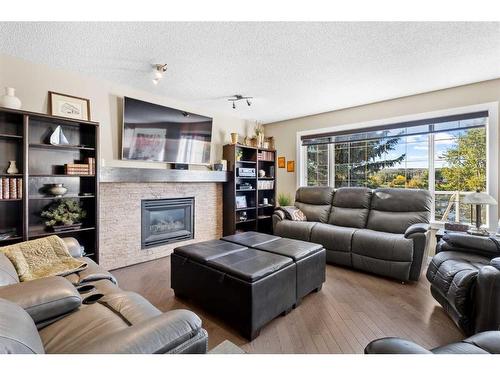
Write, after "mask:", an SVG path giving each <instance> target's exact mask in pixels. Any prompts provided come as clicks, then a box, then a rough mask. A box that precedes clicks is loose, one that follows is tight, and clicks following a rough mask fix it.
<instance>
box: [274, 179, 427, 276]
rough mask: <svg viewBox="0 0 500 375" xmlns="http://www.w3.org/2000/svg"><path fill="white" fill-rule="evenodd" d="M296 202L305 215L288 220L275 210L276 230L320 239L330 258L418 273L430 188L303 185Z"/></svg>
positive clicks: (382, 271) (376, 269)
mask: <svg viewBox="0 0 500 375" xmlns="http://www.w3.org/2000/svg"><path fill="white" fill-rule="evenodd" d="M295 206H296V207H298V208H299V209H300V210H301V211H302V212H304V214H305V216H306V218H307V221H292V220H287V219H286V218H285V215H284V213H283V211H279V210H277V211H276V212H275V213H274V215H273V228H274V234H275V235H277V236H281V237H288V238H295V239H299V240H304V241H311V242H315V243H319V244H322V245H323V246H324V247H325V249H326V261H327V262H328V263H333V264H338V265H342V266H348V267H352V268H355V269H358V270H362V271H366V272H370V273H374V274H378V275H382V276H387V277H391V278H395V279H398V280H401V281H408V280H413V281H416V280H418V279H419V277H420V274H421V268H422V260H423V258H424V253H425V250H426V247H427V243H428V239H429V230H430V226H429V224H428V223H429V219H430V209H431V195H430V193H429V192H428V191H426V190H417V189H375V190H372V189H368V188H358V187H353V188H339V189H333V188H331V187H301V188H299V189H298V190H297V193H296V196H295Z"/></svg>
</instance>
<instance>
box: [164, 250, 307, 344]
mask: <svg viewBox="0 0 500 375" xmlns="http://www.w3.org/2000/svg"><path fill="white" fill-rule="evenodd" d="M171 284H172V288H173V289H174V291H175V294H176V295H177V296H179V297H181V298H182V297H184V298H188V299H191V300H192V301H193V302H195V303H197V304H199V305H200V306H202V307H204V308H206V309H207V310H209V311H211V312H213V313H214V314H216V315H217V316H219V317H221V318H222V319H223V320H224V321H225V322H227V323H228V324H230V325H232V326H233V327H234V328H236V329H237V330H238V331H240V332H241V334H242V335H243V336H244V337H245V338H247V339H249V340H253V339H254V338H255V337H257V336H258V335H259V333H260V329H261V327H262V326H264V325H265V324H266V323H268V322H269V321H271V320H272V319H274V318H275V317H277V316H278V315H280V314H282V313H287V312H289V311H290V310H291V309H292V307H293V305H294V304H295V302H296V284H297V280H296V265H295V263H294V262H293V261H292V259H291V258H288V257H284V256H281V255H277V254H273V253H269V252H265V251H261V250H256V249H249V248H248V247H246V246H241V245H237V244H233V243H230V242H226V241H221V240H212V241H206V242H200V243H197V244H193V245H187V246H180V247H178V248H176V249H175V250H174V253H173V254H172V256H171Z"/></svg>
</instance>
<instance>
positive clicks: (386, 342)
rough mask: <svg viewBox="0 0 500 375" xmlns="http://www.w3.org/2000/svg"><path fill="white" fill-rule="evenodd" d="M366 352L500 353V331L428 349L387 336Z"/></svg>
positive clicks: (375, 342)
mask: <svg viewBox="0 0 500 375" xmlns="http://www.w3.org/2000/svg"><path fill="white" fill-rule="evenodd" d="M365 354H500V331H488V332H482V333H478V334H477V335H474V336H471V337H469V338H466V339H464V340H462V341H460V342H454V343H451V344H448V345H444V346H440V347H437V348H434V349H430V350H427V349H425V348H423V347H421V346H420V345H418V344H417V343H415V342H413V341H409V340H405V339H401V338H397V337H386V338H383V339H377V340H374V341H372V342H371V343H369V344H368V345H367V346H366V348H365Z"/></svg>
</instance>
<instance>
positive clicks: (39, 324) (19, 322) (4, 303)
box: [0, 239, 207, 354]
mask: <svg viewBox="0 0 500 375" xmlns="http://www.w3.org/2000/svg"><path fill="white" fill-rule="evenodd" d="M65 241H66V242H67V244H68V245H69V246H68V247H69V249H70V252H71V253H72V255H73V256H79V255H81V254H80V246H79V244H78V243H77V242H76V240H74V239H65ZM84 260H85V261H86V262H87V263H88V265H89V266H88V268H87V269H85V270H84V271H82V272H79V273H77V274H71V275H68V276H66V277H60V276H55V277H46V278H42V279H37V280H33V281H26V282H19V279H18V277H17V273H16V270H15V268H14V266H13V264H12V263H11V262H10V261H9V259H8V258H7V257H6V256H5V255H4V254H1V253H0V353H14V354H18V353H19V354H21V353H30V354H33V353H75V354H76V353H95V354H98V353H124V354H135V353H138V354H152V353H205V352H206V350H207V333H206V331H205V330H204V329H203V328H202V327H201V320H200V318H199V317H198V316H197V315H195V314H194V313H192V312H191V311H187V310H173V311H169V312H166V313H162V312H161V311H160V310H158V309H157V308H156V307H154V306H153V305H152V304H151V303H149V302H148V301H147V300H146V299H145V298H143V297H142V296H140V295H139V294H137V293H133V292H126V291H123V290H121V289H120V288H119V287H118V285H117V283H116V279H115V278H114V277H113V276H112V275H111V274H110V273H109V272H107V271H105V270H103V269H102V268H100V267H99V266H98V265H97V264H96V263H95V262H93V261H92V260H91V259H89V258H84Z"/></svg>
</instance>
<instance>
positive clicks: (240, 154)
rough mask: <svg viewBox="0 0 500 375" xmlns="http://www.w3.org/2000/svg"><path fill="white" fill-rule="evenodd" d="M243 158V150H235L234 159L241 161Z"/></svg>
mask: <svg viewBox="0 0 500 375" xmlns="http://www.w3.org/2000/svg"><path fill="white" fill-rule="evenodd" d="M241 159H243V150H236V160H237V161H241Z"/></svg>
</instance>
